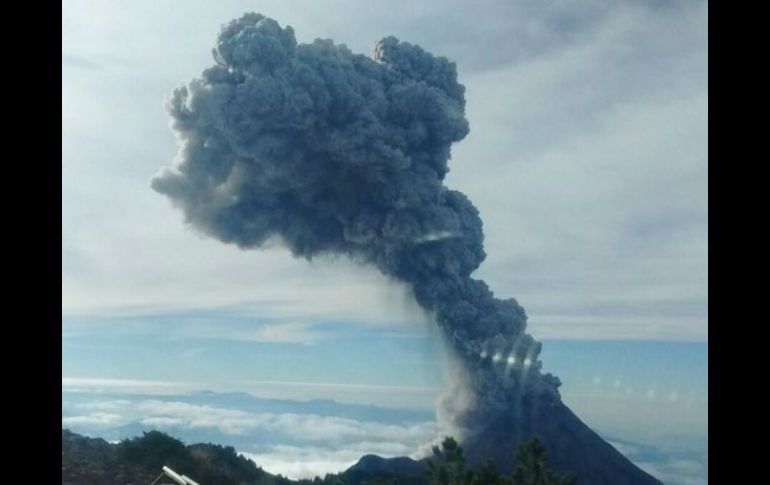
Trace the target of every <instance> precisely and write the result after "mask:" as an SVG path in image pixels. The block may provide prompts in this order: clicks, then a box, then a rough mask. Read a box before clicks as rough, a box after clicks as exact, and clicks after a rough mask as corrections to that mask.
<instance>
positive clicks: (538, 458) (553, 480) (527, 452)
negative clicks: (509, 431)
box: [511, 436, 577, 485]
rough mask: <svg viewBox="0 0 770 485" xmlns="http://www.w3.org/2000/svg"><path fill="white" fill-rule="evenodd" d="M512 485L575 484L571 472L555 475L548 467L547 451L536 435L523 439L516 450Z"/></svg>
mask: <svg viewBox="0 0 770 485" xmlns="http://www.w3.org/2000/svg"><path fill="white" fill-rule="evenodd" d="M511 482H512V485H576V483H577V479H576V478H575V477H574V476H572V475H571V474H562V475H557V474H556V473H554V472H553V471H552V470H551V469H550V468H548V452H547V450H546V449H545V446H544V445H543V442H542V441H541V440H540V438H539V437H537V436H532V437H531V438H530V439H529V440H527V441H525V442H524V443H523V444H522V445H521V446H519V449H518V450H517V452H516V468H515V469H514V470H513V475H511Z"/></svg>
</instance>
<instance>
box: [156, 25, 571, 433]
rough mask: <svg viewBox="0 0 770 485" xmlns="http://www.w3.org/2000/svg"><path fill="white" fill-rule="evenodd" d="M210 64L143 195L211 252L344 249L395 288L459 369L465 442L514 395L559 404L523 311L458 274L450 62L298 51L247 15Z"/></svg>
mask: <svg viewBox="0 0 770 485" xmlns="http://www.w3.org/2000/svg"><path fill="white" fill-rule="evenodd" d="M213 54H214V60H215V65H214V66H213V67H210V68H208V69H206V70H205V71H204V72H203V74H202V76H201V78H200V79H195V80H193V81H192V82H191V83H190V84H189V85H188V86H186V87H182V88H179V89H177V90H176V91H175V92H174V94H173V97H172V98H171V100H170V102H169V105H168V109H169V111H170V113H171V116H172V117H173V128H174V129H175V130H176V132H177V133H178V135H179V137H180V143H181V147H180V152H179V156H178V159H177V161H176V163H175V165H174V166H173V167H172V168H167V169H164V171H163V172H162V173H160V174H159V175H157V176H156V177H155V178H154V179H153V181H152V187H153V188H154V189H155V190H156V191H158V192H160V193H162V194H165V195H166V196H168V197H169V198H170V199H171V200H172V201H173V202H174V203H175V204H176V205H177V206H178V207H180V208H181V209H182V210H183V211H184V216H185V219H186V221H187V222H188V223H189V224H190V225H192V226H193V227H195V228H197V229H198V230H200V231H202V232H203V233H205V234H208V235H210V236H213V237H215V238H217V239H219V240H221V241H223V242H226V243H233V244H237V245H238V246H239V247H241V248H258V247H260V246H261V245H262V244H263V243H265V242H266V241H268V240H280V241H281V242H282V244H284V245H285V246H286V247H287V248H289V249H290V250H291V252H292V253H293V254H294V255H296V256H301V257H304V258H307V259H311V258H313V257H315V256H319V255H324V254H329V253H333V254H344V255H347V256H349V257H350V258H352V259H353V260H355V261H358V262H361V263H365V264H370V265H373V266H375V267H376V268H378V269H379V270H380V271H381V272H382V273H384V274H385V275H387V276H389V277H392V278H395V279H396V280H398V281H401V282H403V283H405V284H406V285H408V286H409V287H410V289H411V290H412V292H413V294H414V297H415V299H416V300H417V302H418V303H419V304H420V305H421V306H422V307H423V308H425V309H426V310H428V311H430V312H431V313H432V314H433V315H435V320H436V322H437V324H438V325H439V326H440V328H441V329H442V330H443V333H444V335H445V336H446V340H447V342H448V343H449V346H450V348H451V349H452V350H453V353H454V354H455V355H456V357H457V358H458V360H459V362H461V364H462V366H461V367H462V375H463V377H462V379H461V382H460V383H461V386H462V387H463V388H464V389H465V391H466V392H465V396H463V397H464V399H465V404H464V405H463V404H462V402H454V401H453V400H452V399H448V400H447V401H446V402H445V403H444V405H443V407H442V409H443V410H444V411H443V412H444V414H445V415H444V416H442V418H448V419H449V420H450V421H451V424H452V425H454V426H455V427H456V429H459V430H461V431H462V432H463V433H465V435H472V434H473V432H474V430H476V429H480V428H483V425H485V424H487V423H488V422H489V421H490V419H491V418H492V417H494V416H495V415H497V414H499V412H501V411H504V410H510V409H511V408H515V407H516V406H517V405H518V403H520V402H521V400H522V399H523V398H526V397H527V396H536V397H537V399H539V400H542V399H547V400H551V401H558V400H559V396H558V391H557V387H558V385H559V381H558V379H557V378H555V377H553V376H550V375H548V374H541V372H540V367H541V364H540V362H539V361H538V354H539V352H540V344H539V343H538V342H535V341H534V340H533V339H532V337H530V336H529V335H527V334H526V333H525V328H526V319H527V317H526V314H525V312H524V309H523V308H522V307H521V306H519V305H518V303H517V302H516V301H515V300H513V299H507V300H503V299H498V298H495V297H494V295H493V293H492V291H490V289H489V288H488V287H487V285H486V284H485V283H484V282H483V281H480V280H477V279H474V278H472V277H471V273H472V272H473V271H474V270H475V269H476V268H478V267H479V264H481V262H482V261H483V260H484V258H485V253H484V247H483V240H484V234H483V232H482V224H481V219H480V218H479V213H478V210H477V209H476V208H475V207H474V206H473V204H472V203H471V202H470V201H469V200H468V198H467V197H466V196H465V195H463V194H462V193H460V192H458V191H455V190H451V189H449V188H447V187H446V186H444V184H443V180H444V177H445V175H446V174H447V172H448V170H449V169H448V166H447V162H448V160H449V158H450V147H451V145H452V143H454V142H457V141H459V140H462V139H463V138H464V137H465V136H466V135H467V134H468V130H469V128H468V121H467V120H466V118H465V114H464V111H465V97H464V87H463V86H462V85H461V84H459V83H458V81H457V69H456V66H455V64H454V63H452V62H449V61H448V60H447V59H445V58H443V57H435V56H433V55H431V54H429V53H428V52H425V51H424V50H423V49H421V48H420V47H418V46H416V45H412V44H409V43H406V42H400V41H398V40H397V39H396V38H394V37H387V38H385V39H382V40H381V41H379V42H378V43H377V44H376V45H375V48H374V57H373V58H370V57H366V56H363V55H356V54H353V53H352V52H351V51H350V50H349V49H348V48H347V47H345V46H344V45H335V44H334V43H333V42H332V41H330V40H320V39H319V40H316V41H314V42H313V43H311V44H297V42H296V40H295V37H294V31H293V30H292V29H291V27H285V28H281V27H280V26H279V25H278V23H277V22H275V21H274V20H272V19H270V18H266V17H264V16H262V15H260V14H255V13H249V14H246V15H244V16H243V17H241V18H239V19H237V20H234V21H232V22H230V23H229V24H228V25H226V26H225V27H224V28H223V29H222V31H221V33H220V35H219V38H218V41H217V46H216V48H215V49H214V50H213ZM468 391H469V392H468ZM460 401H462V399H461V400H460Z"/></svg>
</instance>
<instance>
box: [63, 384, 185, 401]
mask: <svg viewBox="0 0 770 485" xmlns="http://www.w3.org/2000/svg"><path fill="white" fill-rule="evenodd" d="M61 386H62V390H69V391H79V392H96V393H98V392H120V393H124V394H136V393H147V394H169V393H175V392H176V393H178V392H184V391H189V390H192V389H194V388H195V387H196V386H195V384H192V383H183V382H173V381H153V380H141V379H104V378H90V377H62V380H61ZM117 402H124V401H111V402H110V403H111V404H112V405H115V403H117ZM91 405H92V406H93V405H100V406H104V405H106V404H105V403H100V404H91Z"/></svg>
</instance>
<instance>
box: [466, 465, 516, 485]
mask: <svg viewBox="0 0 770 485" xmlns="http://www.w3.org/2000/svg"><path fill="white" fill-rule="evenodd" d="M470 484H471V485H507V484H508V480H506V479H505V477H503V476H501V475H500V472H498V471H497V468H496V467H495V463H494V462H493V461H492V460H487V462H486V463H484V464H483V465H481V466H480V467H479V469H478V470H476V471H474V472H473V476H472V477H471V481H470Z"/></svg>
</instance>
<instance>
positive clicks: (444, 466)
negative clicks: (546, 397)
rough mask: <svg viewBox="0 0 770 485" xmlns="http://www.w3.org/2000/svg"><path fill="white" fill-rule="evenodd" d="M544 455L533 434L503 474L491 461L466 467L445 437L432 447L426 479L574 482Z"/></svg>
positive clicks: (434, 483) (524, 484) (438, 483)
mask: <svg viewBox="0 0 770 485" xmlns="http://www.w3.org/2000/svg"><path fill="white" fill-rule="evenodd" d="M547 455H548V453H547V451H546V449H545V446H544V445H543V443H542V441H540V439H539V438H538V437H536V436H533V437H532V438H530V439H529V440H528V441H527V442H525V443H523V444H522V445H521V446H520V447H519V449H518V450H517V451H516V461H515V463H516V468H515V469H514V470H513V472H512V473H511V474H510V475H508V476H505V475H502V474H500V473H499V472H498V471H497V469H496V468H495V465H494V463H493V462H492V461H487V462H486V463H485V464H484V465H482V466H480V467H477V468H475V469H468V468H466V466H465V458H464V457H463V449H462V447H460V445H459V444H457V442H456V441H455V440H454V439H453V438H446V439H445V440H444V442H443V443H442V444H441V447H438V446H434V447H433V456H432V457H430V458H429V459H428V460H427V468H426V477H425V478H426V482H427V484H428V485H576V484H577V480H576V478H575V477H574V476H572V475H571V474H557V473H556V472H554V471H552V470H551V469H550V468H549V467H548V456H547ZM392 483H397V482H392Z"/></svg>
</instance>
